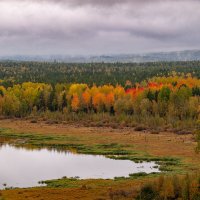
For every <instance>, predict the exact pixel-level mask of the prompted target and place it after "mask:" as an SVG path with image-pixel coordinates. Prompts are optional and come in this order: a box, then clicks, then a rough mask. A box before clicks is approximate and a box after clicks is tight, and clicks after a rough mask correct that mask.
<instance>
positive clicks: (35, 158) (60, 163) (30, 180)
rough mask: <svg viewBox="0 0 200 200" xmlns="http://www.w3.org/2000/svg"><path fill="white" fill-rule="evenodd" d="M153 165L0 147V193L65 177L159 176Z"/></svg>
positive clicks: (56, 152)
mask: <svg viewBox="0 0 200 200" xmlns="http://www.w3.org/2000/svg"><path fill="white" fill-rule="evenodd" d="M155 166H157V165H156V164H155V163H154V162H143V163H134V162H132V161H129V160H113V159H109V158H106V157H104V156H94V155H83V154H74V153H71V152H58V151H55V150H48V149H41V150H28V149H25V148H16V147H14V146H11V145H8V144H5V145H2V146H1V147H0V189H3V188H5V187H20V188H22V187H34V186H39V184H38V181H41V180H50V179H58V178H62V177H63V176H66V177H76V176H78V177H80V178H81V179H87V178H93V179H98V178H103V179H108V178H110V179H112V178H114V177H120V176H125V177H128V176H129V174H131V173H138V172H146V173H152V172H159V169H158V168H155Z"/></svg>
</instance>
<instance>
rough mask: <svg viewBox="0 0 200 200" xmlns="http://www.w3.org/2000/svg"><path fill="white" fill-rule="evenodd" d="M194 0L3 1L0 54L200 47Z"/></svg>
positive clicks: (0, 7) (198, 3)
mask: <svg viewBox="0 0 200 200" xmlns="http://www.w3.org/2000/svg"><path fill="white" fill-rule="evenodd" d="M199 10H200V1H198V0H162V1H161V0H140V1H139V0H123V1H121V0H109V1H108V0H57V1H56V0H40V1H39V0H32V1H31V0H1V1H0V47H1V48H0V54H2V55H3V54H4V55H8V54H107V53H138V52H152V51H170V50H183V49H197V48H200V37H199V34H200V21H199V19H200V12H199Z"/></svg>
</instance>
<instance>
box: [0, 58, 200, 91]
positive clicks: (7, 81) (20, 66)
mask: <svg viewBox="0 0 200 200" xmlns="http://www.w3.org/2000/svg"><path fill="white" fill-rule="evenodd" d="M199 68H200V61H193V62H155V63H153V62H152V63H85V64H75V63H74V64H73V63H72V64H66V63H45V62H11V61H5V62H1V63H0V79H1V80H4V82H3V83H2V84H3V85H4V86H5V87H7V86H12V84H13V83H15V84H16V83H23V82H29V81H30V82H40V83H49V84H53V85H55V84H57V83H85V84H88V85H89V86H92V85H93V83H95V84H96V85H98V86H99V85H104V84H112V85H116V84H120V85H122V86H125V83H126V81H127V80H129V81H131V82H132V83H137V82H141V81H143V80H147V79H149V78H152V77H154V76H169V75H170V74H171V73H172V71H176V72H177V73H179V74H182V73H185V74H187V73H191V74H192V75H193V76H196V77H198V78H200V70H199Z"/></svg>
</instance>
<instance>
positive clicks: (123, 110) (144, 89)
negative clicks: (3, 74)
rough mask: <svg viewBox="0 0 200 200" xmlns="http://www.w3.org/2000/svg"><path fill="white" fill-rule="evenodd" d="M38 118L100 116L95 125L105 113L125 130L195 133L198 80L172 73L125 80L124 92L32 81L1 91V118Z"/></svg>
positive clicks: (199, 107)
mask: <svg viewBox="0 0 200 200" xmlns="http://www.w3.org/2000/svg"><path fill="white" fill-rule="evenodd" d="M41 113H42V114H44V116H46V117H47V116H49V115H53V116H54V118H55V119H57V120H58V119H60V120H67V119H68V117H69V116H70V117H72V118H73V117H74V114H76V115H77V116H80V115H82V116H81V118H82V119H86V118H88V117H91V115H98V114H101V116H102V118H101V119H97V121H98V123H100V122H101V120H102V119H104V120H105V114H107V116H110V117H112V118H114V119H115V120H117V124H124V125H126V126H127V125H130V126H135V125H136V124H143V125H145V126H147V127H153V128H158V127H165V126H170V127H173V128H174V127H182V126H185V127H187V128H193V129H195V128H197V127H198V126H199V119H200V79H198V78H195V77H192V75H191V74H186V75H184V74H182V75H181V76H180V75H177V73H176V72H173V75H172V76H168V77H165V76H163V77H153V78H151V79H149V80H147V81H142V82H140V83H137V84H132V83H131V82H130V81H126V85H125V86H124V87H123V86H121V85H116V86H112V85H102V86H96V85H93V86H89V85H87V84H79V83H76V84H75V83H74V84H67V83H57V84H56V85H51V84H48V83H32V82H24V83H22V84H14V85H13V86H12V87H8V88H6V87H4V86H0V114H1V115H3V116H9V117H12V116H14V117H25V116H29V115H34V116H36V115H39V114H41ZM52 113H53V114H52ZM55 113H57V114H55ZM58 113H59V115H58ZM83 114H85V116H86V117H83ZM109 121H110V119H109Z"/></svg>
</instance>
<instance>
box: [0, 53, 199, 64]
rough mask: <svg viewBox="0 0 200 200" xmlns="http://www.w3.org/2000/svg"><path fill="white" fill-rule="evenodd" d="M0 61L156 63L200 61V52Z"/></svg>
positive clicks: (24, 58) (62, 56) (59, 56)
mask: <svg viewBox="0 0 200 200" xmlns="http://www.w3.org/2000/svg"><path fill="white" fill-rule="evenodd" d="M0 60H12V61H44V62H45V61H46V62H68V63H89V62H98V63H99V62H108V63H114V62H122V63H128V62H135V63H140V62H158V61H196V60H200V50H186V51H173V52H158V53H144V54H118V55H117V54H116V55H101V56H68V55H48V56H47V55H43V56H42V55H41V56H22V55H20V56H18V55H16V56H0Z"/></svg>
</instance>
